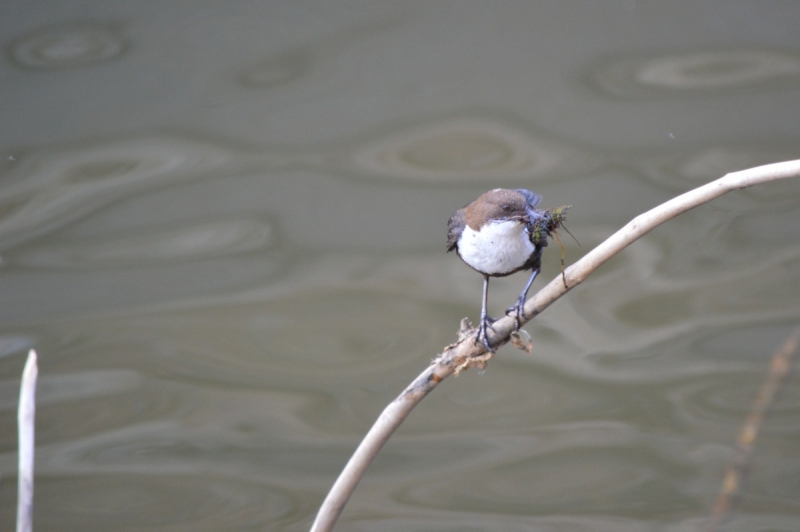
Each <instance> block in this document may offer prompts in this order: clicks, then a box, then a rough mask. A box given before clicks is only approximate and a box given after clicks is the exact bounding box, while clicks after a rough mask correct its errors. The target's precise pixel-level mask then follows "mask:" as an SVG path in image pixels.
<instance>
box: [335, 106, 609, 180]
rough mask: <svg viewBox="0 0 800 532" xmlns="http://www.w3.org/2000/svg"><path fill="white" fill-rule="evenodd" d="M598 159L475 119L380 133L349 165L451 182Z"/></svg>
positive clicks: (562, 170)
mask: <svg viewBox="0 0 800 532" xmlns="http://www.w3.org/2000/svg"><path fill="white" fill-rule="evenodd" d="M334 162H335V161H334ZM598 163H599V160H598V158H596V157H595V156H593V155H591V154H589V153H588V152H585V151H582V150H580V149H578V148H576V147H573V146H570V145H568V144H567V143H564V142H560V141H558V140H556V139H554V138H551V137H548V136H544V135H537V134H533V133H531V132H530V131H527V130H526V129H522V128H518V127H516V126H514V125H512V124H510V123H506V122H504V121H500V120H496V119H486V118H480V117H474V118H460V119H451V120H442V121H439V122H433V123H428V124H419V125H415V126H411V127H407V128H405V130H400V131H398V132H392V133H389V134H388V135H386V136H383V138H380V136H379V137H378V138H377V139H376V140H370V141H367V142H366V143H364V144H362V145H361V146H359V147H357V148H356V150H355V153H354V156H353V160H352V162H351V165H352V170H355V171H358V172H359V173H364V174H367V175H371V176H374V175H379V176H383V177H388V178H397V179H410V180H423V181H436V182H450V181H470V180H486V181H502V180H508V179H527V180H530V179H536V180H548V179H555V178H559V177H567V176H573V175H575V174H585V173H587V172H589V171H590V170H592V169H594V168H596V167H597V165H598Z"/></svg>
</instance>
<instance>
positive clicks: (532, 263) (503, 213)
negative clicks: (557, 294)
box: [447, 188, 552, 352]
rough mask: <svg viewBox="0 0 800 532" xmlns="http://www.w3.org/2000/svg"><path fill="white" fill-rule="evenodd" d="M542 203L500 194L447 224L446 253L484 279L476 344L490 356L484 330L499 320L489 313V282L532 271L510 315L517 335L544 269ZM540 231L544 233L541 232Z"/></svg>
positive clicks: (526, 194) (520, 193) (525, 194)
mask: <svg viewBox="0 0 800 532" xmlns="http://www.w3.org/2000/svg"><path fill="white" fill-rule="evenodd" d="M541 199H542V198H541V196H539V195H538V194H535V193H533V192H531V191H530V190H526V189H523V188H520V189H515V190H511V189H504V188H497V189H494V190H490V191H489V192H486V193H484V194H482V195H481V196H480V197H479V198H478V199H476V200H475V201H473V202H472V203H469V204H467V205H465V206H464V207H462V208H461V209H458V210H457V211H456V212H455V214H453V216H452V217H450V220H449V221H448V223H447V229H448V231H447V251H448V252H449V251H453V250H455V252H456V253H458V256H459V257H461V260H463V261H464V262H466V263H467V265H468V266H470V267H471V268H472V269H473V270H475V271H477V272H478V273H480V274H483V305H482V307H481V322H480V325H479V326H478V335H477V336H476V338H475V342H476V343H477V342H478V341H480V342H481V343H483V345H484V347H486V349H487V350H489V351H491V352H494V349H492V346H491V345H489V339H488V338H487V336H486V329H487V328H490V329H491V328H492V323H494V321H495V320H493V319H492V318H490V317H489V316H488V315H487V313H486V302H487V299H488V295H489V277H505V276H506V275H511V274H512V273H516V272H518V271H520V270H531V276H530V278H529V279H528V282H527V284H526V285H525V288H523V290H522V293H521V294H520V295H519V298H517V302H516V303H515V304H514V306H512V307H509V308H508V310H506V313H511V312H513V313H514V319H515V322H516V326H517V329H519V327H520V317H522V318H523V319H524V318H527V316H525V312H524V310H523V305H524V304H525V298H526V296H527V295H528V290H529V289H530V287H531V285H532V284H533V280H534V279H535V278H536V275H538V273H539V270H540V268H541V259H542V249H543V248H544V247H545V246H546V245H547V235H548V233H549V231H548V228H549V227H550V226H549V225H547V223H546V222H547V220H549V218H547V217H548V211H537V210H536V205H538V203H539V201H540V200H541ZM551 225H552V224H551ZM541 227H543V228H544V231H541V230H538V229H537V228H541Z"/></svg>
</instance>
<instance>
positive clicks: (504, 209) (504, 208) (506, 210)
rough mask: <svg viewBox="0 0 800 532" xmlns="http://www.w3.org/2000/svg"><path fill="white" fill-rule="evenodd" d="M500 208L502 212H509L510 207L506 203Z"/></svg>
mask: <svg viewBox="0 0 800 532" xmlns="http://www.w3.org/2000/svg"><path fill="white" fill-rule="evenodd" d="M500 208H501V209H503V212H511V205H509V204H508V203H503V204H502V205H500Z"/></svg>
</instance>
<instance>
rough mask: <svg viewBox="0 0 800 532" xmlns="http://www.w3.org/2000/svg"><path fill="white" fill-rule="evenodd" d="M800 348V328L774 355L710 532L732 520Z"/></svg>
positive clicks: (727, 475) (738, 441)
mask: <svg viewBox="0 0 800 532" xmlns="http://www.w3.org/2000/svg"><path fill="white" fill-rule="evenodd" d="M798 344H800V327H798V328H797V329H795V330H794V332H793V333H792V335H791V336H790V337H789V338H788V339H787V340H786V341H785V342H784V343H783V345H782V346H781V347H780V349H778V351H776V352H775V354H774V355H772V360H770V363H769V370H768V372H767V377H766V378H765V379H764V382H763V383H762V384H761V389H760V390H758V395H757V396H756V400H755V401H754V402H753V409H752V410H751V411H750V414H749V415H748V416H747V420H745V422H744V425H743V426H742V429H741V430H740V431H739V436H738V437H737V438H736V456H735V457H734V459H733V463H732V464H731V466H730V467H729V468H728V471H727V472H726V473H725V479H724V480H723V481H722V489H720V492H719V495H718V496H717V501H716V503H714V508H713V510H712V511H711V516H710V517H709V521H708V525H707V526H706V532H716V531H717V530H720V527H721V526H722V523H724V522H725V520H726V519H727V518H728V515H729V513H730V511H731V508H732V507H733V500H734V498H735V497H736V494H737V493H738V491H739V486H741V483H742V477H743V476H744V473H745V470H746V469H747V468H748V467H749V465H750V462H751V460H752V458H753V447H754V445H755V442H756V437H757V436H758V431H759V429H760V428H761V422H762V421H764V414H765V413H766V411H767V409H768V408H769V406H770V404H772V400H773V398H774V397H775V393H776V392H777V391H778V389H779V388H780V386H781V383H782V382H783V380H784V379H785V378H786V375H788V374H789V369H790V368H791V362H792V356H794V353H795V351H797V346H798Z"/></svg>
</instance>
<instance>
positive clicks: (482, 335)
mask: <svg viewBox="0 0 800 532" xmlns="http://www.w3.org/2000/svg"><path fill="white" fill-rule="evenodd" d="M488 299H489V276H488V275H486V274H484V275H483V305H482V306H481V323H480V325H478V335H477V336H476V337H475V343H476V344H477V343H478V342H481V343H482V344H483V346H484V347H485V348H486V349H487V350H488V351H489V352H491V353H494V349H492V346H491V345H489V339H488V338H487V337H486V329H487V328H489V329H492V330H494V328H492V323H494V320H493V319H492V318H490V317H489V316H488V315H487V314H486V302H487V300H488Z"/></svg>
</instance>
